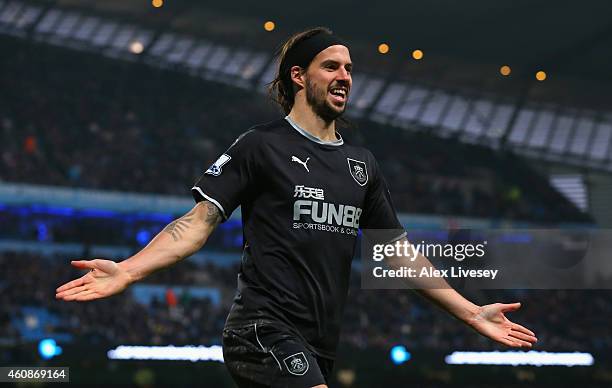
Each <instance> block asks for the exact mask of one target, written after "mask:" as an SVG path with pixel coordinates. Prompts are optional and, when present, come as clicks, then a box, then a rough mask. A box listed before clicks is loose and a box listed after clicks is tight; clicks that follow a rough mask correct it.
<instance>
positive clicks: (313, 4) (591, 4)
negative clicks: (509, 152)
mask: <svg viewBox="0 0 612 388" xmlns="http://www.w3.org/2000/svg"><path fill="white" fill-rule="evenodd" d="M57 3H59V4H73V5H79V6H89V7H93V8H96V9H98V10H108V11H114V12H121V13H125V14H132V15H134V16H136V15H142V14H146V15H147V16H148V17H149V19H156V20H160V21H161V20H164V21H166V22H168V23H170V24H172V25H173V27H179V28H181V27H183V28H186V29H187V30H190V31H191V32H194V33H206V34H207V35H208V34H211V33H213V34H216V35H217V34H219V35H220V34H223V35H226V37H227V38H228V39H232V38H234V39H244V38H245V36H249V37H250V39H248V40H249V41H252V42H253V44H264V45H266V44H268V42H269V41H271V42H278V41H279V40H280V39H281V38H282V37H285V36H287V35H289V34H290V33H292V32H294V31H297V30H300V29H302V28H306V27H310V26H316V25H324V26H329V27H331V28H332V29H333V30H335V31H336V32H337V33H339V34H341V35H343V36H345V37H347V38H348V39H349V40H351V41H353V42H354V43H355V44H358V45H360V46H369V47H374V48H375V47H376V46H377V45H378V43H380V42H387V43H389V45H390V46H391V53H395V54H397V55H400V56H405V57H406V58H408V57H409V53H410V52H411V51H412V50H413V49H415V48H419V49H421V50H423V51H424V52H425V53H426V56H429V57H431V56H432V55H433V56H437V57H445V58H448V59H451V60H452V59H455V60H458V61H460V62H465V63H468V64H470V63H472V64H479V65H482V64H491V65H494V66H496V69H497V68H498V67H499V66H501V65H503V64H508V65H510V66H513V68H517V69H518V68H525V69H528V70H531V69H540V68H543V69H546V71H547V72H548V73H551V74H552V75H555V74H563V75H566V76H571V77H579V78H581V79H585V80H595V81H601V80H605V81H612V72H610V71H609V69H610V65H612V50H610V48H611V47H612V20H611V19H610V15H611V14H612V3H610V2H607V1H598V0H584V1H580V2H576V1H568V0H564V1H537V2H534V1H530V0H514V1H490V0H471V1H462V2H458V1H454V0H434V1H432V0H430V1H420V2H415V1H404V2H398V1H389V0H379V1H376V2H374V1H368V2H363V1H362V2H359V1H349V0H336V1H321V0H308V1H301V2H296V3H291V5H288V4H287V2H285V1H280V0H266V1H253V0H244V1H210V2H209V1H207V2H198V1H188V0H168V1H166V3H165V4H164V6H163V7H162V8H160V9H159V10H154V9H153V8H152V7H151V5H150V2H148V1H142V0H106V1H104V2H100V1H93V0H89V1H85V0H60V1H58V2H57ZM266 20H273V21H275V22H276V26H277V29H276V30H275V31H274V34H275V36H274V37H270V38H271V39H266V38H263V39H262V36H263V35H265V32H264V31H263V29H262V28H261V26H262V24H263V22H264V21H266ZM254 36H255V37H256V38H253V37H254Z"/></svg>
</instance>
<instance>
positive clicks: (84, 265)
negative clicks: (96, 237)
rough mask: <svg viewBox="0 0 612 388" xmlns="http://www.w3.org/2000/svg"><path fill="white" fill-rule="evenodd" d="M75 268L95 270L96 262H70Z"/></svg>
mask: <svg viewBox="0 0 612 388" xmlns="http://www.w3.org/2000/svg"><path fill="white" fill-rule="evenodd" d="M70 264H72V265H73V266H75V267H77V268H81V269H94V268H96V267H95V264H94V260H73V261H71V262H70Z"/></svg>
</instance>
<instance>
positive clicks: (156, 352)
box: [106, 345, 223, 362]
mask: <svg viewBox="0 0 612 388" xmlns="http://www.w3.org/2000/svg"><path fill="white" fill-rule="evenodd" d="M106 355H107V357H108V358H109V359H110V360H171V361H191V362H196V361H218V362H223V349H222V348H221V346H219V345H213V346H173V345H169V346H127V345H120V346H117V347H116V348H115V349H111V350H109V351H108V352H106Z"/></svg>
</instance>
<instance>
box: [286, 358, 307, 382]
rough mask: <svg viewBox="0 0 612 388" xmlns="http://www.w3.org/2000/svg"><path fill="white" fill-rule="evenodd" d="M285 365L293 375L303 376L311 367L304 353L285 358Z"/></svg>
mask: <svg viewBox="0 0 612 388" xmlns="http://www.w3.org/2000/svg"><path fill="white" fill-rule="evenodd" d="M283 363H284V364H285V367H286V368H287V370H288V371H289V373H291V374H292V375H296V376H303V375H305V374H306V372H308V366H309V365H308V360H307V359H306V356H305V355H304V352H299V353H296V354H294V355H291V356H289V357H287V358H285V359H284V360H283Z"/></svg>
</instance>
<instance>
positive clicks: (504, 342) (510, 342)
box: [497, 338, 519, 348]
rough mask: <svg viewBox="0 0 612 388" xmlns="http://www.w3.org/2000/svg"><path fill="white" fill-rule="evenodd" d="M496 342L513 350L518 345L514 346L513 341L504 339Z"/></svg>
mask: <svg viewBox="0 0 612 388" xmlns="http://www.w3.org/2000/svg"><path fill="white" fill-rule="evenodd" d="M497 341H498V342H501V343H502V344H504V345H507V346H511V347H513V348H516V347H517V346H519V345H517V344H516V343H515V342H514V341H511V340H509V339H506V338H500V339H498V340H497Z"/></svg>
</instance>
